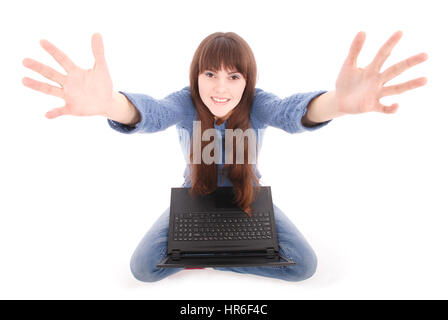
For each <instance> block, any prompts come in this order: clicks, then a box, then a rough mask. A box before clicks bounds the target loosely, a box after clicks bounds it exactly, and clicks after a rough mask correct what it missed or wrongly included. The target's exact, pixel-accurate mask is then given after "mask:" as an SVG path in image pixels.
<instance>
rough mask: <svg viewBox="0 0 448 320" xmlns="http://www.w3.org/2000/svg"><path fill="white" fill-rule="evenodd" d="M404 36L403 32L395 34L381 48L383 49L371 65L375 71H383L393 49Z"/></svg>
mask: <svg viewBox="0 0 448 320" xmlns="http://www.w3.org/2000/svg"><path fill="white" fill-rule="evenodd" d="M402 35H403V32H402V31H397V32H395V33H394V34H393V35H392V36H391V37H390V38H389V40H387V42H386V43H385V44H384V45H383V46H382V47H381V49H380V50H379V51H378V53H377V54H376V56H375V58H374V59H373V61H372V63H371V66H372V67H373V68H374V70H376V71H378V72H379V71H380V70H381V67H382V66H383V64H384V62H385V61H386V60H387V58H388V57H389V56H390V54H391V52H392V49H393V48H394V47H395V45H396V44H397V43H398V41H399V40H400V39H401V37H402Z"/></svg>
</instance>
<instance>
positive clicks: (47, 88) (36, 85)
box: [22, 78, 64, 99]
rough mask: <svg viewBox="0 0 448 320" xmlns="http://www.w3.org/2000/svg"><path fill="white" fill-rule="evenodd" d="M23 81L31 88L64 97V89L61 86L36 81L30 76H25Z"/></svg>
mask: <svg viewBox="0 0 448 320" xmlns="http://www.w3.org/2000/svg"><path fill="white" fill-rule="evenodd" d="M22 83H23V85H24V86H26V87H28V88H31V89H33V90H36V91H40V92H43V93H45V94H49V95H52V96H55V97H59V98H62V99H63V98H64V92H63V91H62V89H61V88H58V87H55V86H51V85H49V84H47V83H43V82H40V81H36V80H33V79H30V78H23V80H22Z"/></svg>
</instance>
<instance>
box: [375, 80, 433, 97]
mask: <svg viewBox="0 0 448 320" xmlns="http://www.w3.org/2000/svg"><path fill="white" fill-rule="evenodd" d="M427 82H428V80H427V79H426V78H425V77H421V78H417V79H414V80H410V81H407V82H404V83H400V84H396V85H393V86H388V87H383V88H382V90H381V96H382V97H384V96H392V95H396V94H400V93H403V92H405V91H408V90H412V89H415V88H418V87H421V86H424V85H425V84H426V83H427Z"/></svg>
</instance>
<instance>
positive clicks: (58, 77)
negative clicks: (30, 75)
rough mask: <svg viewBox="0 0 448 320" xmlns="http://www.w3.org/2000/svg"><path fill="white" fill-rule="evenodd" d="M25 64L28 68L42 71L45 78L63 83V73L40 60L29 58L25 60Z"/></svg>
mask: <svg viewBox="0 0 448 320" xmlns="http://www.w3.org/2000/svg"><path fill="white" fill-rule="evenodd" d="M23 65H24V66H25V67H27V68H28V69H31V70H33V71H36V72H37V73H40V74H41V75H43V76H44V77H45V78H47V79H49V80H51V81H54V82H57V83H59V84H60V85H62V82H63V79H64V76H63V75H62V74H61V73H59V72H57V71H56V70H54V69H52V68H50V67H49V66H46V65H44V64H42V63H40V62H37V61H35V60H33V59H28V58H26V59H24V60H23Z"/></svg>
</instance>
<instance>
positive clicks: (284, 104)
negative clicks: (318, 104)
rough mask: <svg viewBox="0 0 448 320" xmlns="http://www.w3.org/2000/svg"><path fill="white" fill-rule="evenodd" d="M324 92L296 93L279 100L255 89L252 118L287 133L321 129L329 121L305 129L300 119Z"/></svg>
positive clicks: (270, 94)
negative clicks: (312, 102) (311, 103)
mask: <svg viewBox="0 0 448 320" xmlns="http://www.w3.org/2000/svg"><path fill="white" fill-rule="evenodd" d="M325 92H327V91H314V92H308V93H296V94H293V95H292V96H289V97H287V98H284V99H281V98H279V97H277V96H276V95H274V94H272V93H269V92H265V91H263V90H261V89H259V88H257V89H256V92H255V97H254V103H253V105H252V113H253V117H255V118H256V119H257V120H258V121H260V122H261V123H262V124H264V125H266V126H272V127H275V128H279V129H282V130H284V131H286V132H289V133H298V132H302V131H312V130H316V129H319V128H322V127H323V126H325V125H327V124H328V123H329V122H330V121H331V120H328V121H325V122H321V123H318V124H316V125H314V126H310V127H307V126H304V125H302V117H303V116H304V115H305V113H306V111H307V108H308V105H309V103H310V102H311V100H313V99H314V98H316V97H318V96H319V95H321V94H323V93H325Z"/></svg>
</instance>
